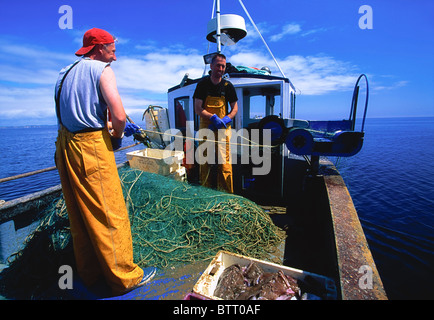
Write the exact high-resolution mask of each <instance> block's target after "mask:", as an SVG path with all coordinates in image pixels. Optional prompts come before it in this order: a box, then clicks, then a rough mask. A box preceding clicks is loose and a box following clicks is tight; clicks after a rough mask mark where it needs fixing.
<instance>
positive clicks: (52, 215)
mask: <svg viewBox="0 0 434 320" xmlns="http://www.w3.org/2000/svg"><path fill="white" fill-rule="evenodd" d="M119 176H120V179H121V182H122V188H123V192H124V197H125V202H126V205H127V209H128V212H129V215H130V221H131V231H132V238H133V252H134V261H135V262H136V263H138V265H139V266H142V267H146V266H156V267H159V268H162V269H164V268H167V267H173V266H176V265H177V264H188V263H191V262H194V261H199V260H207V259H211V258H212V257H214V256H215V254H216V253H217V252H218V251H219V250H226V251H230V252H234V253H239V254H242V255H248V256H251V257H254V258H258V259H268V258H269V257H270V254H272V253H274V252H276V250H277V248H278V246H279V245H280V244H281V243H282V241H283V240H284V238H285V232H284V231H283V230H281V229H280V228H278V227H277V226H275V225H274V224H273V222H272V220H271V219H270V217H269V215H268V214H267V213H265V212H264V210H263V209H262V208H261V207H259V206H258V205H256V204H255V203H254V202H252V201H250V200H248V199H246V198H243V197H240V196H237V195H233V194H227V193H224V192H219V191H216V190H212V189H208V188H204V187H201V186H196V185H191V184H189V183H187V182H182V181H176V180H173V179H170V178H167V177H164V176H162V175H158V174H153V173H148V172H144V171H140V170H136V169H132V168H129V167H123V168H120V169H119ZM41 215H43V216H44V218H43V219H42V221H41V224H40V225H39V227H37V229H36V230H35V232H33V233H32V234H31V235H30V236H29V237H28V239H27V240H26V245H25V247H24V248H23V249H22V250H21V251H20V252H18V253H16V254H15V255H13V256H11V257H10V259H9V260H10V261H9V267H8V268H6V269H5V270H4V271H3V272H2V273H1V274H0V293H1V292H2V291H3V294H4V292H8V294H9V295H10V294H11V292H13V291H16V295H18V297H19V298H32V297H39V298H40V297H44V292H46V291H47V289H48V287H49V286H52V287H56V286H58V285H57V281H58V279H59V273H58V269H59V266H61V265H64V264H68V265H72V266H73V265H74V259H73V253H72V239H71V234H70V231H69V221H68V216H67V211H66V206H65V203H64V200H63V199H62V198H58V199H56V200H55V201H53V202H52V203H51V205H49V206H48V207H46V209H45V210H42V213H41ZM49 277H52V278H53V279H51V280H52V281H48V280H49ZM26 288H28V289H30V288H31V293H30V295H29V293H28V292H27V293H26V292H20V293H18V290H21V291H22V290H23V289H24V290H25V289H26ZM19 294H21V296H20V295H19Z"/></svg>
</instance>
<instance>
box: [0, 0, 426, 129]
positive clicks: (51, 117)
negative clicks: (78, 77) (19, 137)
mask: <svg viewBox="0 0 434 320" xmlns="http://www.w3.org/2000/svg"><path fill="white" fill-rule="evenodd" d="M243 3H244V4H245V6H246V7H247V9H248V11H249V13H250V14H251V16H252V18H253V20H254V21H255V23H256V24H257V26H258V28H259V30H260V31H261V33H262V35H263V36H264V38H265V40H266V41H267V43H268V45H269V47H270V48H271V50H272V51H273V54H274V55H275V57H276V59H277V60H278V61H279V64H280V66H281V67H282V69H283V71H284V73H285V75H286V76H287V77H288V78H290V80H291V81H292V83H293V84H294V86H295V87H296V88H297V92H298V96H297V106H296V107H297V111H296V116H297V118H301V119H340V118H346V117H348V113H349V107H350V103H351V96H352V90H353V87H354V84H355V81H356V80H357V77H358V76H359V74H361V73H365V74H367V75H368V77H369V81H370V91H371V92H370V93H371V94H370V104H369V109H368V116H369V117H395V116H434V41H433V39H434V19H433V18H434V1H431V0H412V1H410V0H364V1H356V0H329V1H318V0H304V1H292V0H267V1H258V0H244V1H243ZM212 4H213V1H212V0H190V1H179V0H161V1H129V0H125V1H110V0H107V1H81V0H80V1H68V0H62V1H54V0H46V1H27V0H26V1H22V0H15V1H5V0H0V126H4V125H33V124H55V122H56V120H55V111H54V110H55V107H54V100H53V92H54V91H53V90H54V89H53V88H54V83H55V81H56V79H57V74H58V72H59V70H60V69H61V68H63V67H64V66H66V65H68V64H70V63H72V62H73V61H74V60H75V59H76V57H75V55H74V52H75V51H76V50H77V49H78V48H80V47H81V41H82V37H83V34H84V32H85V31H86V30H88V29H90V28H93V27H98V28H103V29H106V30H107V31H109V32H111V33H112V34H114V35H115V36H116V37H117V38H118V39H119V42H118V44H117V57H118V61H116V62H114V63H113V64H112V67H113V69H114V70H115V73H116V77H117V81H118V88H119V91H120V93H121V97H122V100H123V103H124V107H125V109H126V111H127V113H128V114H129V115H130V116H131V117H132V118H133V119H138V120H140V119H141V114H142V113H143V111H144V110H145V109H146V107H147V106H148V105H150V104H155V105H161V106H166V105H167V101H166V100H167V89H168V88H169V87H171V86H174V85H176V84H178V83H179V82H180V81H181V79H182V77H183V75H184V74H185V73H186V72H188V73H189V74H190V76H191V77H200V76H201V75H202V73H203V70H204V69H203V67H204V66H203V60H202V55H204V54H206V53H207V49H208V42H207V41H206V39H205V36H206V25H207V22H208V20H209V19H210V18H211V13H212ZM62 5H69V6H70V7H71V8H72V29H61V28H60V27H59V19H61V18H62V17H63V15H64V12H61V13H59V8H60V7H61V6H62ZM362 5H369V6H370V7H371V8H372V13H373V14H372V22H373V24H372V29H361V28H360V27H359V19H360V18H362V17H363V16H364V13H365V12H362V13H359V8H360V7H361V6H362ZM221 12H222V14H227V13H234V14H239V15H241V16H243V17H244V18H245V21H246V25H247V30H248V32H249V33H248V36H247V37H246V38H245V39H243V40H241V41H240V42H239V43H238V44H237V45H235V46H228V47H226V48H224V51H223V53H225V54H226V55H227V56H228V61H229V62H231V63H232V64H234V65H247V66H254V67H262V66H264V65H268V66H269V67H270V68H271V69H272V71H273V74H278V70H277V69H276V67H275V65H274V63H273V61H272V59H271V57H270V56H269V54H268V52H267V51H266V48H265V47H264V46H263V44H262V42H261V40H260V38H259V37H258V35H257V34H256V32H255V31H254V29H253V26H252V25H251V23H250V21H249V19H248V17H247V16H246V15H245V13H244V11H243V9H242V7H241V5H240V4H239V2H238V0H222V3H221ZM365 22H366V21H365ZM215 49H216V48H215V45H211V49H210V50H211V51H215Z"/></svg>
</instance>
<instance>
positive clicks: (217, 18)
mask: <svg viewBox="0 0 434 320" xmlns="http://www.w3.org/2000/svg"><path fill="white" fill-rule="evenodd" d="M216 20H217V30H216V36H217V39H216V40H217V53H220V52H221V51H222V50H221V48H222V44H221V34H220V0H217V5H216Z"/></svg>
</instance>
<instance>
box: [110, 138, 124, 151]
mask: <svg viewBox="0 0 434 320" xmlns="http://www.w3.org/2000/svg"><path fill="white" fill-rule="evenodd" d="M110 140H111V141H112V148H113V151H114V150H118V149H119V148H120V147H122V138H115V137H113V136H112V137H110Z"/></svg>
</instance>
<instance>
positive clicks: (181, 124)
mask: <svg viewBox="0 0 434 320" xmlns="http://www.w3.org/2000/svg"><path fill="white" fill-rule="evenodd" d="M189 100H190V98H189V97H181V98H176V99H175V128H176V129H179V130H181V132H182V133H183V134H184V135H185V129H186V125H187V114H188V111H189Z"/></svg>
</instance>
